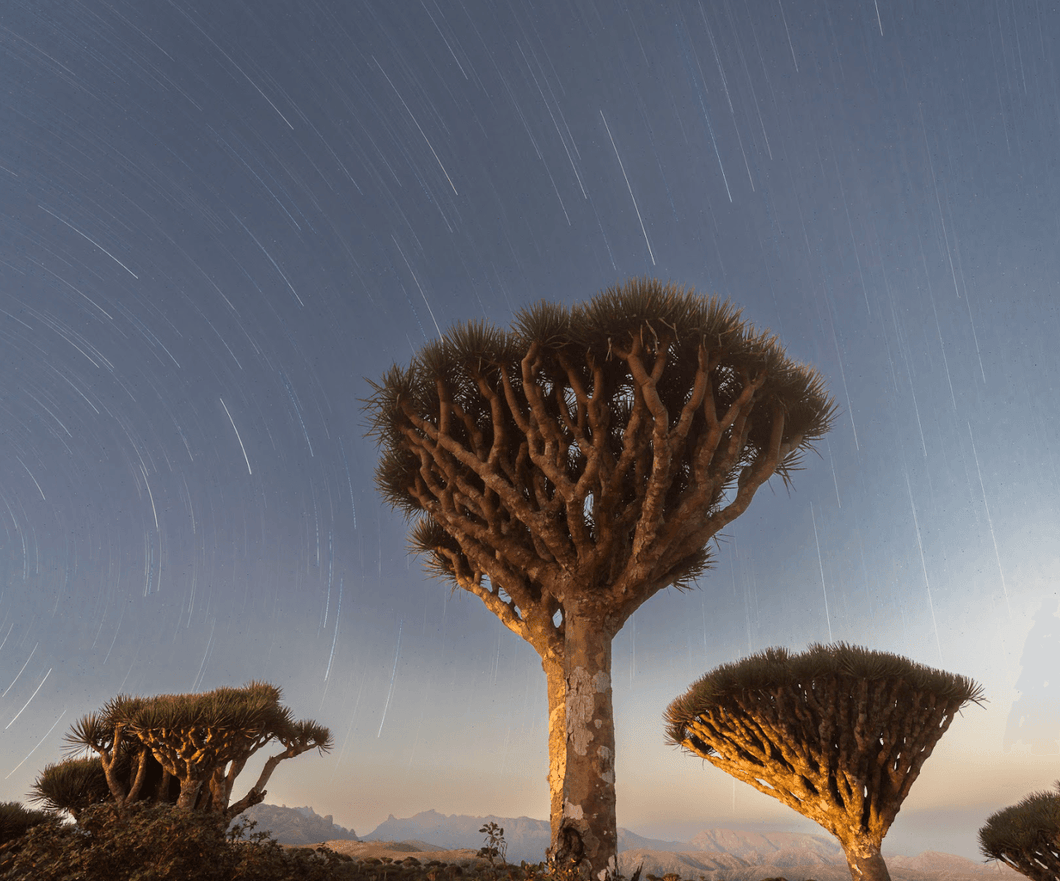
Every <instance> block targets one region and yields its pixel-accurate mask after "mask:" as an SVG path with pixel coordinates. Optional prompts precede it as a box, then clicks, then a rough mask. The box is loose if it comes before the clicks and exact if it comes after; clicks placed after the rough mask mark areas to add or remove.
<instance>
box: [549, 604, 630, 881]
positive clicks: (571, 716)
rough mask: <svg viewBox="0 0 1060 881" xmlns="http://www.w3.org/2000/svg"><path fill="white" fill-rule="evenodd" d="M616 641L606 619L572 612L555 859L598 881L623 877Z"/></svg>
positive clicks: (567, 631)
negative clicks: (617, 800)
mask: <svg viewBox="0 0 1060 881" xmlns="http://www.w3.org/2000/svg"><path fill="white" fill-rule="evenodd" d="M611 638H612V634H611V632H610V630H609V629H608V628H607V627H606V626H605V624H604V616H603V615H602V614H593V613H592V612H589V613H588V614H587V613H586V612H584V611H580V610H568V614H567V615H566V617H565V619H564V642H565V650H564V659H563V660H564V676H565V685H566V708H565V710H566V719H565V722H566V741H565V746H566V767H565V768H564V777H563V791H562V799H563V811H562V819H561V823H560V829H559V831H558V834H556V835H555V836H554V842H553V850H552V854H553V857H554V858H556V860H557V864H559V865H569V864H571V863H575V864H577V865H578V867H579V868H580V869H583V870H588V872H589V876H590V878H592V879H594V881H596V879H600V881H603V879H606V878H608V877H611V876H614V875H616V874H617V873H618V863H617V859H618V829H617V823H616V818H615V717H614V712H613V710H612V703H611ZM553 799H555V793H553ZM554 803H555V801H553V804H554Z"/></svg>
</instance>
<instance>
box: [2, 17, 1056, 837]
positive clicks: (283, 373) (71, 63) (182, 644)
mask: <svg viewBox="0 0 1060 881" xmlns="http://www.w3.org/2000/svg"><path fill="white" fill-rule="evenodd" d="M1058 45H1060V12H1058V11H1057V10H1055V9H1053V8H1052V7H1050V6H1049V5H1048V4H1038V5H1034V6H1030V5H1027V4H1015V5H1011V4H990V5H985V4H969V5H964V4H949V3H941V2H940V3H930V4H920V3H908V2H891V0H886V2H884V0H879V2H873V0H869V2H863V0H858V2H821V0H813V2H796V0H777V2H765V0H764V2H761V3H753V4H744V3H736V2H726V3H720V2H705V3H702V4H693V3H670V4H655V3H633V4H617V3H615V4H612V3H600V2H597V3H593V2H591V0H579V2H576V3H568V2H554V3H545V2H534V3H529V4H528V3H514V4H509V3H494V2H464V3H440V2H438V0H423V2H416V3H413V2H408V3H392V2H385V3H384V2H378V3H336V2H299V3H294V2H260V3H241V2H235V0H232V2H226V3H222V4H218V3H206V2H190V3H189V2H187V0H175V2H152V0H146V2H143V0H137V2H125V0H115V2H96V0H86V2H82V3H71V2H61V0H60V2H47V3H42V2H26V3H19V2H11V3H7V4H5V6H4V10H3V12H2V13H0V82H2V83H3V84H4V87H3V89H0V335H2V344H0V412H2V420H0V578H2V584H0V756H2V760H0V799H22V798H24V797H25V794H26V793H27V791H28V789H29V787H30V785H31V784H32V781H33V779H34V777H35V775H36V773H37V771H38V769H39V768H41V767H42V766H43V765H44V764H45V763H47V762H49V761H53V760H55V759H57V758H58V756H59V754H60V748H61V738H62V735H63V734H64V732H65V731H66V730H67V728H68V727H69V726H70V724H71V723H73V722H74V721H75V720H76V719H77V718H78V717H79V716H80V715H82V714H84V713H86V712H89V711H91V710H94V709H96V708H97V707H99V706H100V705H101V704H102V703H103V702H104V701H106V700H107V699H108V698H110V697H112V696H113V695H115V694H116V693H118V692H131V693H140V694H155V693H161V692H171V691H194V690H199V689H210V688H214V687H217V686H219V685H225V684H231V685H237V684H241V683H243V682H245V681H247V680H249V679H252V678H265V679H268V680H270V681H272V682H274V683H276V684H277V685H280V686H281V687H282V688H283V689H284V690H285V695H286V699H287V701H288V703H289V704H290V705H291V707H292V708H293V709H294V710H295V712H296V713H297V714H298V715H300V716H311V717H314V718H316V719H317V720H318V721H320V722H322V723H324V724H326V725H328V726H330V728H331V730H332V731H333V732H334V734H335V738H336V744H337V745H336V748H335V750H334V752H333V753H332V754H330V755H328V756H326V757H323V758H321V757H318V756H315V755H313V756H303V757H301V758H299V759H297V760H295V761H294V762H290V763H285V765H282V766H281V767H280V769H279V770H278V771H277V773H276V775H275V778H274V780H273V783H272V785H271V786H270V787H269V789H270V794H269V800H270V801H273V802H276V803H281V802H285V803H287V804H310V805H312V806H313V807H314V808H315V809H316V810H317V811H319V812H320V813H321V814H326V813H331V814H334V816H335V819H336V821H337V822H339V823H342V824H344V825H347V826H352V827H353V828H355V829H356V830H357V831H358V832H360V833H364V832H368V831H370V830H371V829H372V828H374V827H375V826H376V825H377V824H378V823H380V822H381V821H382V820H384V819H385V818H386V816H387V815H388V814H390V813H394V814H396V815H398V816H403V815H408V814H411V813H414V812H416V811H419V810H424V809H427V808H435V809H437V810H440V811H443V812H446V813H471V814H487V813H494V814H499V815H502V816H503V815H522V814H525V815H528V816H533V817H539V818H545V817H547V810H548V792H547V786H546V781H545V774H546V765H547V761H546V742H545V735H546V727H545V722H546V720H545V706H546V703H545V683H544V677H543V674H542V672H541V669H540V666H539V664H538V661H537V657H536V655H535V654H534V652H533V651H532V650H531V649H530V648H529V647H528V646H526V645H525V644H523V643H521V642H519V641H518V640H517V639H516V638H515V637H514V636H513V635H512V634H510V633H509V632H508V631H507V630H505V629H504V628H503V627H502V626H501V625H500V624H499V623H498V622H496V621H495V620H494V619H493V618H492V616H491V615H490V614H489V613H488V612H486V610H485V609H484V608H483V607H482V606H481V604H480V603H479V601H478V600H476V599H474V598H473V597H470V596H467V595H462V594H461V595H456V596H450V594H449V591H448V589H447V588H446V587H444V586H442V585H440V584H438V583H434V582H431V581H430V580H428V579H427V578H426V577H425V576H424V574H423V573H422V571H421V568H420V564H419V562H418V561H416V560H414V559H409V558H408V557H407V555H406V553H405V537H404V524H403V522H402V520H401V518H400V517H399V516H396V515H395V514H394V513H392V512H390V511H388V510H386V509H384V508H383V507H382V506H381V504H380V501H379V499H378V498H377V497H376V494H375V491H374V489H373V484H372V471H373V466H374V461H375V451H374V449H373V447H372V444H371V443H370V442H369V441H367V440H366V439H365V438H364V436H363V432H364V429H365V426H364V422H363V416H362V414H361V412H360V405H359V400H358V399H359V398H363V397H364V396H366V395H367V394H368V387H367V384H366V382H365V380H364V377H378V376H379V375H380V374H381V373H382V372H383V371H384V370H385V369H386V368H387V367H388V366H389V364H390V363H391V362H392V361H395V360H397V361H407V360H408V359H409V358H410V357H411V356H412V354H413V352H415V351H416V349H417V348H418V347H419V346H420V345H422V344H423V343H424V342H425V341H427V340H429V339H432V338H435V337H436V336H437V335H438V332H439V328H442V329H444V328H445V327H446V326H448V325H450V324H452V323H455V322H458V321H462V320H465V319H471V318H484V319H487V320H489V321H492V322H495V323H498V324H502V325H506V324H507V323H508V322H509V321H510V320H511V319H512V317H513V314H514V313H515V311H516V310H518V309H519V308H520V307H522V306H524V305H526V304H529V303H532V302H535V301H536V300H538V299H541V298H546V299H550V300H556V301H560V302H563V303H573V302H576V301H578V300H581V299H585V298H587V297H590V296H592V295H593V294H595V293H596V292H598V291H599V290H601V289H603V288H604V287H606V286H608V285H611V284H613V283H615V282H619V281H624V280H625V279H627V278H629V277H631V276H641V275H653V276H657V277H659V278H662V279H664V280H672V281H675V282H677V283H680V284H684V285H688V286H690V287H693V288H695V289H696V290H698V291H701V292H703V293H706V294H713V293H717V294H720V295H721V296H723V297H728V298H731V299H732V300H733V301H735V302H736V303H738V304H740V305H741V306H743V307H744V310H745V315H746V317H747V318H748V319H750V320H751V321H752V322H753V323H754V324H755V325H756V326H757V327H761V328H765V327H768V328H771V329H773V330H774V331H775V332H777V333H778V334H779V335H780V337H781V339H782V341H783V342H784V344H785V345H786V347H787V349H788V351H789V353H790V354H791V355H793V356H794V357H796V358H798V359H800V360H804V361H807V362H809V363H812V364H814V365H816V366H817V367H819V368H820V369H821V370H822V371H823V373H824V374H825V375H826V377H827V378H828V382H829V385H830V388H831V389H832V391H833V392H834V393H835V395H836V397H837V401H838V404H839V406H840V408H841V414H840V418H839V419H838V420H837V422H836V426H835V429H834V431H833V432H832V433H831V434H830V435H829V436H828V437H827V438H826V440H825V441H824V442H823V443H821V444H820V450H819V452H820V457H819V458H818V457H814V456H811V457H809V458H808V459H807V462H806V470H805V471H804V472H802V473H800V474H798V475H796V478H795V481H794V484H795V489H794V491H793V492H790V493H789V492H788V491H787V490H786V489H785V488H784V486H783V485H782V484H781V483H780V482H779V481H775V482H774V483H773V484H771V485H770V486H769V487H767V488H764V489H763V490H761V491H760V492H759V494H758V497H757V498H756V499H755V501H754V503H753V504H752V506H751V509H750V510H749V511H748V512H747V513H746V514H745V515H744V516H743V517H742V518H740V520H739V521H737V522H736V524H735V526H734V528H732V529H731V530H729V532H728V533H727V534H726V535H725V536H724V537H723V538H722V539H721V541H720V546H719V553H718V556H717V567H716V569H715V570H714V571H713V572H711V573H710V574H709V575H708V576H707V577H704V578H703V579H701V581H700V589H699V590H696V591H693V592H689V593H676V592H674V591H668V592H664V593H663V594H660V595H658V596H657V597H655V598H654V599H653V600H651V601H650V602H649V603H647V604H646V605H645V606H644V607H642V609H641V610H639V611H638V612H637V614H636V616H635V618H634V619H633V620H631V621H630V623H629V624H628V625H627V626H626V628H625V630H623V632H622V633H621V634H619V636H618V638H617V639H616V641H615V645H614V665H615V671H614V673H615V675H614V681H615V707H616V718H617V736H618V763H617V775H618V797H619V808H618V810H619V823H620V825H623V826H626V827H629V828H632V829H635V830H637V831H639V832H641V833H643V834H654V835H660V836H664V837H679V836H682V835H685V834H692V833H694V832H695V831H698V830H699V829H702V828H704V827H707V826H716V825H746V824H755V823H759V824H770V825H771V826H772V827H774V828H792V829H807V830H813V829H815V828H816V827H814V826H813V824H811V823H809V822H806V821H802V820H801V818H799V817H798V816H797V815H795V814H793V813H792V812H791V811H790V810H788V809H787V808H785V807H783V806H782V805H780V804H779V803H777V802H774V801H772V800H771V799H769V798H767V797H766V796H763V795H761V794H759V793H756V792H754V791H753V790H751V789H749V788H748V787H746V786H744V785H742V784H738V785H736V786H735V788H734V786H733V783H732V782H731V780H730V779H729V778H728V777H726V776H725V775H724V774H722V773H721V772H719V771H716V770H715V769H713V768H711V767H709V766H705V765H704V763H702V762H700V761H699V760H696V759H693V758H691V757H688V756H685V755H682V754H681V753H679V752H677V751H675V750H672V749H670V748H668V747H666V746H665V745H664V743H663V732H662V723H661V714H662V712H663V709H664V708H665V706H666V705H667V704H668V703H669V701H670V700H672V699H673V698H674V697H675V696H676V695H677V694H679V693H680V692H682V691H683V690H684V689H685V688H686V687H687V686H688V685H689V683H691V682H692V681H693V680H694V679H696V678H697V677H698V676H699V675H700V674H702V673H703V672H704V671H706V670H707V669H709V668H711V667H713V666H715V665H717V664H720V663H723V662H726V661H729V660H732V659H734V658H738V657H742V656H744V655H746V654H748V653H750V652H753V651H757V650H760V649H762V648H765V647H767V646H770V645H784V646H788V647H789V648H792V649H795V650H801V649H803V648H804V647H805V646H806V645H807V643H809V642H812V641H829V640H846V641H850V642H854V643H859V644H863V645H868V646H871V647H873V648H878V649H883V650H887V651H893V652H897V653H900V654H903V655H906V656H909V657H911V658H914V659H916V660H918V661H922V662H924V663H926V664H930V665H933V666H938V667H942V668H944V669H947V670H951V671H953V672H959V673H963V674H965V675H968V676H971V677H973V678H975V679H976V680H978V681H979V682H981V683H982V684H983V686H984V688H985V692H986V696H987V698H988V700H989V703H987V704H985V706H984V707H983V708H979V707H971V708H969V709H967V710H965V712H964V714H963V716H961V717H959V718H958V719H957V720H956V721H955V723H954V724H953V726H952V728H951V730H950V732H949V733H948V734H947V735H946V736H945V738H944V739H943V740H942V742H941V743H940V745H939V746H938V748H937V749H936V751H935V754H934V755H933V756H932V758H931V759H930V760H929V761H928V763H927V765H926V766H925V769H924V772H923V774H922V776H921V778H920V780H919V781H918V782H917V784H916V785H915V786H914V788H913V791H912V794H911V795H910V797H909V799H908V800H907V801H906V803H905V806H904V808H903V810H902V812H901V814H900V815H899V817H898V820H897V821H896V823H895V825H894V826H893V828H892V830H891V832H890V835H889V836H888V838H887V840H886V842H885V850H884V852H885V854H886V853H887V852H911V853H915V852H918V851H920V850H924V849H933V850H948V851H951V852H955V853H961V854H964V855H966V856H970V857H974V856H975V855H976V853H977V851H976V844H975V835H976V831H977V830H978V828H979V826H980V825H981V824H982V822H983V821H984V820H985V818H986V817H987V815H989V814H990V813H992V812H993V811H995V810H997V809H999V808H1001V807H1004V806H1006V805H1009V804H1013V803H1014V802H1016V801H1018V800H1019V799H1020V798H1022V797H1023V796H1024V795H1026V794H1028V793H1029V792H1031V791H1032V790H1037V789H1043V788H1047V787H1049V786H1051V784H1052V782H1053V781H1054V780H1056V779H1057V778H1058V777H1060V749H1058V740H1057V738H1058V737H1060V713H1058V710H1057V705H1058V699H1057V692H1058V682H1057V677H1056V676H1055V675H1052V674H1050V672H1049V670H1048V667H1047V665H1048V664H1049V663H1050V662H1051V663H1052V670H1053V671H1055V661H1056V658H1057V657H1058V655H1060V638H1058V626H1060V618H1058V617H1057V611H1058V605H1060V598H1058V587H1057V585H1058V583H1060V514H1058V508H1057V501H1056V500H1057V498H1058V494H1060V474H1058V471H1057V465H1056V462H1057V458H1058V457H1057V453H1058V442H1057V437H1058V436H1060V417H1058V412H1057V406H1056V401H1057V396H1058V391H1060V362H1058V358H1057V354H1056V341H1057V339H1058V338H1060V307H1058V302H1060V298H1058V295H1057V282H1058V279H1060V271H1058V269H1060V267H1058V254H1060V249H1058V247H1057V244H1058V238H1060V220H1058V218H1060V174H1058V171H1060V169H1058V160H1057V148H1056V145H1057V144H1058V143H1060V69H1058V61H1060V59H1058V56H1057V52H1056V47H1057V46H1058ZM1050 676H1051V678H1050Z"/></svg>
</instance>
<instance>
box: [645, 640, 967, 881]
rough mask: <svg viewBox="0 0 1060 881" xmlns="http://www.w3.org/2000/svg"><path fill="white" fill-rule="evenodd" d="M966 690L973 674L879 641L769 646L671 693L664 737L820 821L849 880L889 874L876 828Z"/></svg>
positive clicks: (878, 879) (890, 815)
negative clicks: (887, 648) (842, 857)
mask: <svg viewBox="0 0 1060 881" xmlns="http://www.w3.org/2000/svg"><path fill="white" fill-rule="evenodd" d="M969 701H971V702H975V703H980V702H981V701H982V690H981V688H980V686H979V685H978V684H976V683H975V682H973V681H972V680H970V679H967V678H965V677H964V676H958V675H956V674H953V673H947V672H945V671H943V670H935V669H932V668H930V667H925V666H923V665H921V664H917V663H915V662H914V661H910V660H909V659H907V658H903V657H901V656H899V655H892V654H890V653H888V652H878V651H872V650H870V649H866V648H862V647H860V646H851V645H846V644H844V643H836V644H835V645H820V644H815V645H811V646H810V647H809V649H808V650H807V651H806V652H804V653H802V654H791V653H790V652H788V651H787V650H786V649H783V648H771V649H766V650H765V651H764V652H761V653H759V654H756V655H751V656H750V657H749V658H744V659H743V660H741V661H736V662H734V663H731V664H723V665H722V666H720V667H717V668H716V669H714V670H712V671H711V672H709V673H707V674H706V675H705V676H703V677H702V678H701V679H699V680H698V681H696V682H695V683H694V684H693V685H692V686H691V687H690V688H689V689H688V691H687V692H686V693H685V694H683V695H682V696H681V697H679V698H677V699H676V700H675V701H673V703H671V704H670V706H669V707H668V708H667V710H666V722H667V739H668V740H669V742H670V743H672V744H676V745H677V746H681V747H684V748H685V749H686V750H688V751H689V752H690V753H692V754H693V755H695V756H698V757H700V758H703V759H706V760H707V761H708V762H710V763H711V764H712V765H714V766H715V767H716V768H720V769H721V770H722V771H725V772H726V773H727V774H731V775H732V776H733V777H735V778H736V779H737V780H742V781H743V782H744V783H748V784H750V785H751V786H753V787H754V788H755V789H757V790H759V791H760V792H764V793H766V794H767V795H771V796H773V797H774V798H776V799H778V800H780V801H781V802H783V803H784V804H786V805H787V806H788V807H789V808H792V809H793V810H795V811H798V812H799V813H800V814H802V815H803V816H805V817H809V818H810V819H811V820H813V821H815V822H816V823H818V824H820V825H821V826H823V827H824V828H825V829H827V830H828V831H829V832H831V833H832V835H834V836H835V837H836V838H837V839H838V840H839V843H840V845H842V847H843V851H844V853H845V854H846V858H847V865H848V866H849V868H850V874H851V877H852V878H853V879H854V881H890V874H889V873H888V871H887V865H886V863H884V861H883V857H882V856H881V855H880V844H881V843H882V841H883V837H884V836H885V835H886V834H887V830H888V829H890V827H891V823H893V822H894V818H895V817H896V816H897V814H898V810H899V809H900V808H901V806H902V802H903V801H904V800H905V797H906V796H907V795H908V794H909V789H910V787H911V786H912V785H913V783H914V781H915V780H916V779H917V777H918V776H919V775H920V770H921V768H922V767H923V765H924V762H925V761H926V760H927V758H928V756H930V755H931V751H932V750H933V749H934V748H935V744H936V743H938V741H939V738H941V737H942V735H943V734H945V733H946V729H948V728H949V727H950V723H951V722H952V721H953V717H954V714H955V713H957V712H958V711H959V710H960V709H961V707H963V706H964V705H965V704H966V703H968V702H969Z"/></svg>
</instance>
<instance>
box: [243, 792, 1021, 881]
mask: <svg viewBox="0 0 1060 881" xmlns="http://www.w3.org/2000/svg"><path fill="white" fill-rule="evenodd" d="M246 815H248V816H250V817H251V819H254V820H257V821H258V828H259V829H261V830H266V829H267V830H269V831H271V832H272V833H273V836H274V837H275V838H276V839H277V840H278V841H279V842H280V843H282V844H302V845H305V844H317V843H320V842H325V841H336V842H339V841H360V842H364V843H380V844H382V843H393V842H398V843H404V844H405V845H406V846H411V845H412V844H413V843H415V845H416V846H417V848H418V849H421V850H438V851H450V850H451V851H456V850H468V849H470V850H472V851H477V850H478V849H479V848H480V847H482V846H483V845H484V844H485V840H484V839H485V835H484V834H483V833H482V832H480V831H479V830H480V829H481V828H482V827H483V826H485V825H486V824H487V823H496V824H497V825H498V826H500V827H501V828H502V829H503V830H504V839H505V842H506V844H507V851H506V854H505V857H506V860H507V862H509V863H513V864H518V863H520V862H522V861H524V860H525V861H526V862H527V863H539V862H541V861H543V860H544V858H545V851H546V850H547V848H548V845H549V840H550V827H549V824H548V822H547V821H545V820H535V819H533V818H531V817H499V816H497V815H494V814H489V815H486V816H471V815H468V814H442V813H439V812H438V811H435V810H428V811H421V812H420V813H418V814H415V815H414V816H412V817H405V818H398V817H395V816H394V815H393V814H390V815H389V816H388V817H387V819H386V820H384V821H383V822H382V823H380V824H379V826H377V827H376V828H375V829H374V830H373V831H372V832H370V833H368V834H366V835H363V836H361V837H359V838H358V836H357V835H356V834H355V833H354V831H353V830H350V829H344V828H343V827H341V826H337V825H335V823H334V821H333V819H332V817H331V815H328V816H326V817H321V816H320V815H319V814H317V813H316V812H315V811H313V809H312V808H287V807H285V806H284V807H280V806H277V805H265V804H262V805H257V806H256V807H255V808H251V809H250V810H248V811H247V812H246ZM327 829H334V830H338V831H340V832H341V833H342V834H319V835H316V834H313V833H314V832H317V831H319V832H321V833H326V830H327ZM618 850H619V871H620V872H621V873H622V874H623V875H624V876H626V877H627V878H628V877H630V876H631V875H632V874H633V872H634V870H636V869H637V868H638V867H640V868H641V877H642V878H644V877H647V876H648V875H649V874H650V875H655V876H656V877H660V878H661V877H663V876H665V875H667V874H671V873H673V874H676V875H678V876H679V877H680V878H694V879H697V881H760V879H762V878H763V877H783V878H786V879H787V881H803V879H815V881H848V879H849V878H850V870H849V868H848V867H847V864H846V857H845V856H844V854H843V850H842V848H841V847H840V846H839V844H838V843H837V842H836V841H835V840H834V839H832V838H831V837H829V836H827V835H825V834H824V833H823V832H822V834H820V835H815V834H810V833H803V832H756V831H747V830H737V829H727V828H711V829H704V830H702V831H701V832H699V833H697V834H696V835H695V836H693V837H692V838H691V839H690V840H688V841H668V840H664V839H657V838H647V837H645V836H642V835H638V834H637V833H635V832H632V831H631V830H629V829H624V828H620V829H619V830H618ZM885 859H886V861H887V866H888V869H889V870H890V874H891V878H892V881H985V879H986V878H987V876H988V875H989V876H990V877H991V878H995V877H1001V878H1002V879H1004V881H1010V879H1012V881H1016V879H1019V878H1020V877H1021V876H1019V875H1018V874H1017V873H1016V872H1014V871H1013V870H1011V869H1009V868H1008V867H1006V866H1001V865H999V864H985V863H976V862H973V861H972V860H969V859H965V858H964V857H960V856H956V855H954V854H947V853H940V852H936V851H924V852H923V853H920V854H918V855H917V856H913V857H909V856H903V855H894V856H889V857H885Z"/></svg>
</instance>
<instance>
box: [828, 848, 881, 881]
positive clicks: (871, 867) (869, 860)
mask: <svg viewBox="0 0 1060 881" xmlns="http://www.w3.org/2000/svg"><path fill="white" fill-rule="evenodd" d="M840 843H841V844H842V845H843V852H844V853H845V854H846V857H847V866H848V867H849V868H850V877H851V879H852V881H891V874H890V872H888V871H887V864H886V863H885V862H884V861H883V856H882V855H881V854H880V845H879V842H876V843H873V842H872V841H868V840H864V839H862V840H860V841H859V840H855V841H852V842H850V843H847V842H840Z"/></svg>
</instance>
